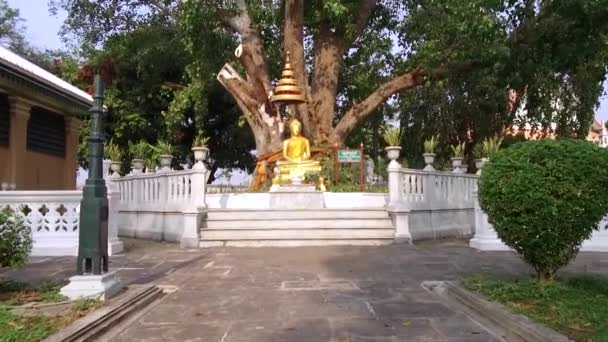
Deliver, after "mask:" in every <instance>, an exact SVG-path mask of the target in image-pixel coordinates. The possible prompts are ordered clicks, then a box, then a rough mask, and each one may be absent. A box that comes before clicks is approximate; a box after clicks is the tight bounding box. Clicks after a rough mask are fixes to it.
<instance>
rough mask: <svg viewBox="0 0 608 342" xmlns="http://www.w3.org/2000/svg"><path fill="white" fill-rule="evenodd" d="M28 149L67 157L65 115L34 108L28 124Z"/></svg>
mask: <svg viewBox="0 0 608 342" xmlns="http://www.w3.org/2000/svg"><path fill="white" fill-rule="evenodd" d="M27 149H28V150H30V151H34V152H39V153H45V154H51V155H54V156H58V157H65V120H64V117H63V115H61V114H57V113H54V112H51V111H49V110H46V109H44V108H40V107H32V110H31V113H30V119H29V120H28V124H27Z"/></svg>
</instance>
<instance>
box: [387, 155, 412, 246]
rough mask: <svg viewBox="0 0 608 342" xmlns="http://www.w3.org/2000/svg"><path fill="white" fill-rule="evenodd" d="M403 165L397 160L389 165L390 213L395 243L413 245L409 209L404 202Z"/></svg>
mask: <svg viewBox="0 0 608 342" xmlns="http://www.w3.org/2000/svg"><path fill="white" fill-rule="evenodd" d="M402 186H403V181H402V174H401V165H400V164H399V162H397V161H396V160H392V161H391V162H390V163H389V164H388V197H389V201H388V212H389V214H390V215H391V219H392V220H393V226H394V227H395V241H396V242H398V243H411V242H412V235H411V234H410V228H409V227H410V226H409V212H410V211H409V208H408V205H407V203H406V202H405V201H404V200H403V189H402Z"/></svg>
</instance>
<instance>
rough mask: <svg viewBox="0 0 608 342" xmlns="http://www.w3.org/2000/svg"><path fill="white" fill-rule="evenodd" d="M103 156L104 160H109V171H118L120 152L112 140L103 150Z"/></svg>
mask: <svg viewBox="0 0 608 342" xmlns="http://www.w3.org/2000/svg"><path fill="white" fill-rule="evenodd" d="M104 154H105V155H106V158H108V159H110V161H111V163H110V170H112V172H114V173H117V172H119V171H120V166H121V165H122V162H121V160H122V152H121V151H120V148H119V147H118V145H116V144H114V143H113V142H112V140H110V142H109V143H107V144H106V146H105V148H104Z"/></svg>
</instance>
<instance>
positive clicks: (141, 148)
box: [129, 140, 153, 159]
mask: <svg viewBox="0 0 608 342" xmlns="http://www.w3.org/2000/svg"><path fill="white" fill-rule="evenodd" d="M152 150H153V149H152V146H150V144H149V143H147V142H146V141H144V140H140V141H139V142H138V143H135V144H133V143H129V152H130V153H131V155H132V156H133V158H134V159H146V158H148V157H149V156H150V154H151V151H152Z"/></svg>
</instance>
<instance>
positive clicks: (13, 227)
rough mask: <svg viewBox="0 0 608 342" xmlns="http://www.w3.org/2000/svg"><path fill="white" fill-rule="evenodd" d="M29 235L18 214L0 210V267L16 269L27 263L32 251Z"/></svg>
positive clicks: (6, 209) (8, 210)
mask: <svg viewBox="0 0 608 342" xmlns="http://www.w3.org/2000/svg"><path fill="white" fill-rule="evenodd" d="M31 234H32V233H31V232H30V229H29V228H28V227H27V226H26V225H25V223H24V221H23V217H22V216H21V214H20V213H18V212H15V211H13V210H12V209H9V208H4V209H0V267H18V266H21V265H23V264H25V263H26V262H27V258H28V255H29V254H30V251H31V250H32V237H31Z"/></svg>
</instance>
